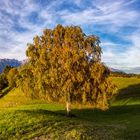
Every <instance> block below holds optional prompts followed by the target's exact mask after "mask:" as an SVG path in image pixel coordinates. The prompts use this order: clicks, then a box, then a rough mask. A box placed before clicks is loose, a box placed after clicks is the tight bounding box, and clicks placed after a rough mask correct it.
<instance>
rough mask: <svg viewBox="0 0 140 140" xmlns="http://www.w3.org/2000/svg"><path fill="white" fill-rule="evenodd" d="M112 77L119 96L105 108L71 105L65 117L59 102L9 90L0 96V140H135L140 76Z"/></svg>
mask: <svg viewBox="0 0 140 140" xmlns="http://www.w3.org/2000/svg"><path fill="white" fill-rule="evenodd" d="M112 80H113V82H114V83H115V84H116V85H117V86H118V93H119V95H118V96H117V97H116V99H115V100H113V101H112V104H111V108H110V109H109V110H107V111H100V110H93V109H91V108H79V109H77V108H75V107H74V106H73V114H74V116H73V117H66V115H65V114H66V111H65V106H63V105H59V104H51V103H49V104H48V103H46V102H45V101H41V100H31V99H29V98H26V97H25V96H24V94H23V93H22V92H21V91H20V90H19V89H13V90H11V91H10V92H9V93H8V94H6V95H5V96H4V97H2V98H1V99H0V140H7V139H8V140H10V139H11V140H14V139H15V140H26V139H27V140H28V139H31V140H55V139H56V140H82V139H83V140H139V139H140V79H137V78H121V77H112ZM3 92H5V91H3Z"/></svg>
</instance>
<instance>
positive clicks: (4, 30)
mask: <svg viewBox="0 0 140 140" xmlns="http://www.w3.org/2000/svg"><path fill="white" fill-rule="evenodd" d="M136 1H137V0H130V1H126V0H117V1H113V0H106V1H104V0H93V1H92V2H91V1H90V2H91V5H88V6H87V7H86V5H83V2H85V1H82V0H70V1H67V0H62V1H59V0H55V1H51V2H49V4H48V5H46V7H43V8H42V7H41V6H40V5H39V4H37V3H35V1H34V0H24V1H23V0H18V1H17V0H1V1H0V58H1V57H8V58H17V59H19V60H21V59H24V58H25V50H26V44H27V43H28V42H32V38H33V37H34V36H35V35H38V34H41V33H42V30H43V29H44V28H45V27H54V26H55V25H56V23H58V22H59V23H63V24H64V25H71V24H74V25H81V26H82V27H84V26H85V25H87V26H90V27H93V32H94V30H95V31H99V32H103V33H108V34H109V33H111V34H114V35H115V36H117V37H119V38H121V39H123V40H126V41H130V42H131V44H132V46H130V45H129V46H128V47H127V46H124V44H122V43H116V42H113V41H110V40H109V39H108V40H105V39H104V40H101V42H103V43H102V46H103V48H104V53H103V56H102V58H103V61H104V62H105V63H107V64H108V65H109V66H111V67H114V68H118V69H123V70H125V71H129V70H132V69H133V70H134V69H135V68H138V67H140V57H139V54H140V46H139V44H140V38H139V37H140V31H139V30H136V31H135V32H134V33H133V34H132V33H130V35H129V36H128V35H125V36H124V33H123V32H122V31H121V29H122V28H124V27H126V26H130V27H135V28H136V29H139V28H140V20H139V19H140V14H139V11H138V10H137V9H135V8H132V6H133V4H134V3H135V2H136ZM68 2H73V4H76V5H77V7H79V8H81V7H82V8H81V9H80V10H75V11H72V10H70V9H69V8H70V7H63V4H64V3H65V4H66V3H68ZM84 4H85V3H84ZM60 7H62V8H60ZM83 7H84V8H83ZM56 9H59V10H56ZM32 12H36V13H37V14H38V16H39V18H40V19H42V22H41V23H40V24H36V23H33V22H30V21H29V20H28V18H29V15H30V14H31V13H32ZM13 26H19V28H20V27H21V28H23V29H24V28H25V29H27V30H26V31H25V32H18V31H16V30H15V29H14V28H13ZM96 26H101V27H100V28H96ZM94 27H95V29H94ZM91 32H92V31H91ZM102 38H104V36H102ZM120 47H124V48H125V50H123V51H122V52H120V51H119V48H120Z"/></svg>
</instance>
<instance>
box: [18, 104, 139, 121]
mask: <svg viewBox="0 0 140 140" xmlns="http://www.w3.org/2000/svg"><path fill="white" fill-rule="evenodd" d="M17 111H19V112H20V111H21V112H24V113H27V114H30V115H32V116H34V115H46V116H47V115H49V116H57V117H66V116H67V115H66V110H58V111H50V110H46V109H33V110H30V109H27V110H17ZM72 114H73V115H72V116H70V118H76V119H79V120H85V121H92V122H106V121H110V120H112V121H113V120H114V119H115V120H116V121H117V120H121V119H127V117H129V118H130V117H133V116H134V115H139V116H140V105H126V106H113V107H111V108H110V109H109V110H106V111H102V110H97V109H89V108H86V109H73V110H72Z"/></svg>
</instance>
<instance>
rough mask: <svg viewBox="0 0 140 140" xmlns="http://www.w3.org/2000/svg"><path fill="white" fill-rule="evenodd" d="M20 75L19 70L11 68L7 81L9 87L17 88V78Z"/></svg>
mask: <svg viewBox="0 0 140 140" xmlns="http://www.w3.org/2000/svg"><path fill="white" fill-rule="evenodd" d="M17 75H18V70H17V68H11V69H10V70H9V72H8V74H7V80H8V85H9V87H15V86H16V77H17Z"/></svg>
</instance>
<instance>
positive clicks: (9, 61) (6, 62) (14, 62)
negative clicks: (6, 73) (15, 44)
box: [0, 59, 22, 73]
mask: <svg viewBox="0 0 140 140" xmlns="http://www.w3.org/2000/svg"><path fill="white" fill-rule="evenodd" d="M21 64H22V61H18V60H16V59H0V73H2V72H3V70H4V68H5V66H7V65H8V66H13V67H18V66H20V65H21Z"/></svg>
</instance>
